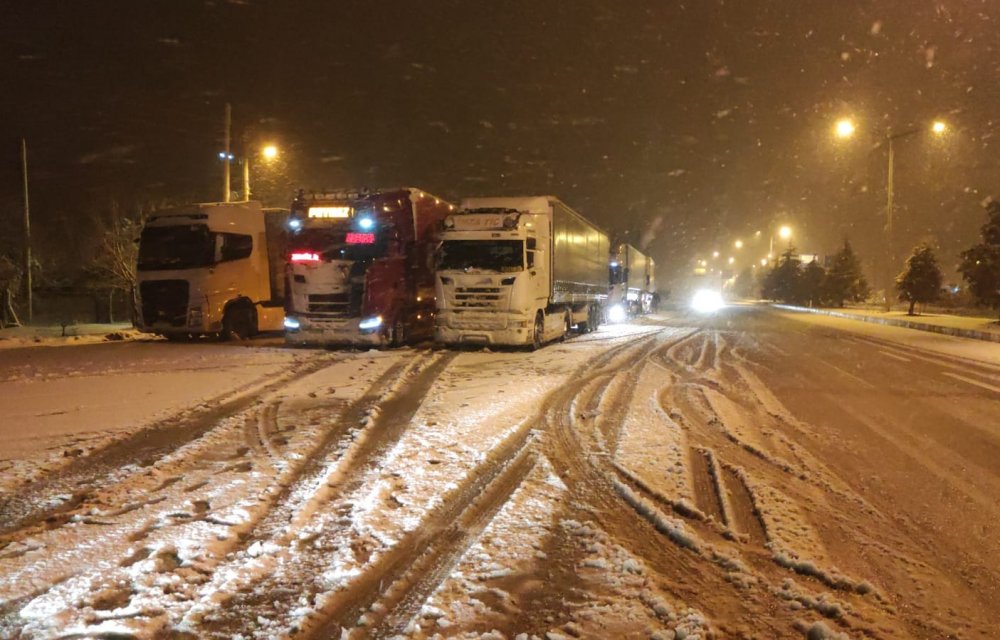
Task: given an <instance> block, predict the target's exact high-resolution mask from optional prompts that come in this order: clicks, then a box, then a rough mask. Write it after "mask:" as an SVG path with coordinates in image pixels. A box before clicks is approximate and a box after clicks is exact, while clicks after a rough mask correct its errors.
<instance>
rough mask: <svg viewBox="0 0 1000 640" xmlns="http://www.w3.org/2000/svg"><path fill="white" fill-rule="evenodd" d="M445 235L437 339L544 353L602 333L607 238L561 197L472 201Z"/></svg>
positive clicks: (453, 218) (440, 264)
mask: <svg viewBox="0 0 1000 640" xmlns="http://www.w3.org/2000/svg"><path fill="white" fill-rule="evenodd" d="M461 209H462V211H461V212H460V213H456V214H454V215H451V216H448V218H446V219H445V221H444V230H443V231H442V232H441V244H440V246H439V248H438V254H437V277H436V278H435V287H436V299H437V317H436V319H435V332H434V336H435V339H436V340H437V341H438V342H442V343H445V344H496V345H510V346H517V345H525V346H531V347H532V348H535V349H537V348H539V347H540V346H541V345H542V344H544V343H545V342H548V341H551V340H554V339H558V338H561V337H563V336H565V335H566V334H567V333H568V332H569V331H570V330H571V328H572V327H574V326H575V327H577V329H578V330H580V331H591V330H594V329H596V328H597V326H598V325H599V324H600V322H601V319H602V318H603V315H604V302H605V300H606V299H607V294H608V237H607V235H606V234H605V233H604V232H603V231H601V230H600V229H598V228H597V227H595V226H594V225H593V224H591V223H590V222H589V221H587V220H586V219H585V218H584V217H583V216H581V215H580V214H578V213H576V212H575V211H573V210H572V209H570V208H569V207H568V206H566V205H565V204H564V203H562V202H561V201H559V200H558V199H557V198H554V197H551V196H538V197H521V198H468V199H466V200H463V201H462V205H461Z"/></svg>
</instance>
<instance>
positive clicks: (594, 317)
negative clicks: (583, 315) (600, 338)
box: [587, 305, 601, 333]
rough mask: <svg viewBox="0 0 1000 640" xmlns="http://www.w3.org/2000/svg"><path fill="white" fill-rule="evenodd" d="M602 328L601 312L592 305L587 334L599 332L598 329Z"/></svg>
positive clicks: (588, 312) (589, 311) (589, 312)
mask: <svg viewBox="0 0 1000 640" xmlns="http://www.w3.org/2000/svg"><path fill="white" fill-rule="evenodd" d="M600 326H601V311H600V309H598V308H597V307H595V306H594V305H590V309H589V310H588V311H587V333H593V332H594V331H597V328H598V327H600Z"/></svg>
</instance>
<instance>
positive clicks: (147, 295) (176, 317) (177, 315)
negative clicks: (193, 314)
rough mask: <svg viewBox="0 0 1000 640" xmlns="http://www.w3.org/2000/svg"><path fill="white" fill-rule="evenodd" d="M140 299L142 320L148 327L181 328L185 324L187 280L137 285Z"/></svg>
mask: <svg viewBox="0 0 1000 640" xmlns="http://www.w3.org/2000/svg"><path fill="white" fill-rule="evenodd" d="M139 297H140V298H141V299H142V320H143V322H144V323H145V324H146V325H147V326H149V325H154V324H164V323H165V324H169V325H170V326H172V327H183V326H186V324H187V309H188V282H187V280H149V281H146V282H140V283H139Z"/></svg>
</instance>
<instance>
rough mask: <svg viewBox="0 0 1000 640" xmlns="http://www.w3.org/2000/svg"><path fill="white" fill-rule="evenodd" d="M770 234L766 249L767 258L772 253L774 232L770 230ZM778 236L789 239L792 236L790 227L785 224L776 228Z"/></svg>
mask: <svg viewBox="0 0 1000 640" xmlns="http://www.w3.org/2000/svg"><path fill="white" fill-rule="evenodd" d="M770 235H771V237H770V248H769V249H768V251H767V257H768V258H770V257H771V256H773V255H774V232H773V231H772V232H771V234H770ZM778 237H780V238H781V239H782V240H790V239H791V237H792V228H791V227H789V226H788V225H787V224H783V225H781V227H779V228H778Z"/></svg>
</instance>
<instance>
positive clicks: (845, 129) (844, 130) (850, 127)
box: [834, 118, 855, 138]
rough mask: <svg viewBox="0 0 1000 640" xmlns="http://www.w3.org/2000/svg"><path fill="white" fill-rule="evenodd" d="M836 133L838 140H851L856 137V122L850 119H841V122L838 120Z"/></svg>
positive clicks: (835, 128)
mask: <svg viewBox="0 0 1000 640" xmlns="http://www.w3.org/2000/svg"><path fill="white" fill-rule="evenodd" d="M834 131H835V132H836V134H837V137H838V138H850V137H851V136H853V135H854V131H855V126H854V121H852V120H851V119H850V118H841V119H840V120H837V124H836V125H835V127H834Z"/></svg>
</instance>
